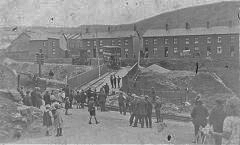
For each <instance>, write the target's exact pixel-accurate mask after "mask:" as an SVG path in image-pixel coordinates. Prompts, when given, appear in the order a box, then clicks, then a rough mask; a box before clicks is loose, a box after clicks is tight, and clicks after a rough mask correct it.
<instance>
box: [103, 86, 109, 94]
mask: <svg viewBox="0 0 240 145" xmlns="http://www.w3.org/2000/svg"><path fill="white" fill-rule="evenodd" d="M104 90H105V94H106V96H108V95H109V86H108V84H107V83H106V85H104Z"/></svg>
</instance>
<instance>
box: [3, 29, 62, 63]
mask: <svg viewBox="0 0 240 145" xmlns="http://www.w3.org/2000/svg"><path fill="white" fill-rule="evenodd" d="M39 49H42V51H43V53H44V54H45V58H46V59H49V58H63V57H65V56H66V50H67V42H66V39H65V38H64V36H63V35H55V34H48V33H42V32H32V31H27V32H23V33H21V34H20V35H19V36H18V37H17V38H16V39H15V40H13V41H12V42H11V44H10V46H9V47H8V48H7V52H6V55H7V56H8V57H10V58H13V59H17V60H27V61H29V60H30V61H33V60H34V59H35V54H36V53H37V52H39Z"/></svg>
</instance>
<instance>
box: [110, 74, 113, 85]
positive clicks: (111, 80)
mask: <svg viewBox="0 0 240 145" xmlns="http://www.w3.org/2000/svg"><path fill="white" fill-rule="evenodd" d="M110 83H111V86H112V88H113V75H111V76H110Z"/></svg>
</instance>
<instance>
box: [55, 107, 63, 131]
mask: <svg viewBox="0 0 240 145" xmlns="http://www.w3.org/2000/svg"><path fill="white" fill-rule="evenodd" d="M55 109H56V110H55V111H54V114H53V118H54V125H55V128H56V130H57V134H56V136H62V126H63V119H62V115H61V113H60V105H59V104H55Z"/></svg>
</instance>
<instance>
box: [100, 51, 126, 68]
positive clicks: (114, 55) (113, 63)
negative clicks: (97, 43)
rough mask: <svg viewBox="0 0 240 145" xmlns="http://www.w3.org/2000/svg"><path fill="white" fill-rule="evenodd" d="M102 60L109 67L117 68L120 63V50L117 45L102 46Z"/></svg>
mask: <svg viewBox="0 0 240 145" xmlns="http://www.w3.org/2000/svg"><path fill="white" fill-rule="evenodd" d="M102 50H103V60H104V63H106V64H107V65H108V67H109V68H112V69H119V68H120V65H121V50H122V48H121V47H119V46H103V47H102Z"/></svg>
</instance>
